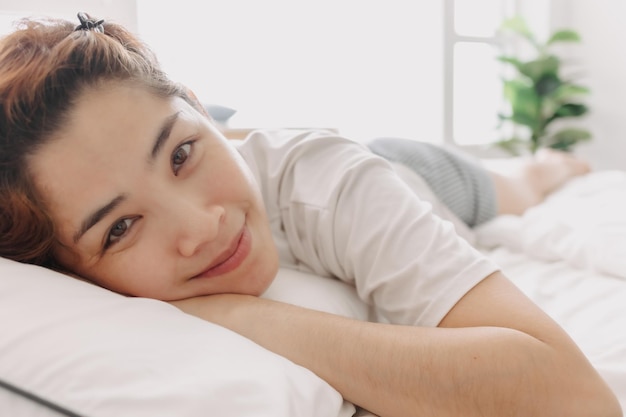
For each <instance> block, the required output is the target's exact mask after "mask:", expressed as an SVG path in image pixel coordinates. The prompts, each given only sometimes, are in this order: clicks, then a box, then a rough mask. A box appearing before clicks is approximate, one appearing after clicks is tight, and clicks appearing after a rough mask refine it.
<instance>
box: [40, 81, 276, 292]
mask: <svg viewBox="0 0 626 417" xmlns="http://www.w3.org/2000/svg"><path fill="white" fill-rule="evenodd" d="M170 127H171V129H170ZM160 135H161V136H163V137H164V139H165V140H164V141H163V142H162V143H161V144H160V146H159V148H158V149H159V150H158V152H156V155H153V149H154V148H155V143H156V142H157V138H158V137H159V136H160ZM59 161H62V163H59ZM29 168H30V170H31V173H32V175H33V178H34V181H35V184H36V186H37V187H38V189H40V190H41V191H42V192H43V194H44V196H45V199H46V204H47V205H48V206H49V208H50V211H51V213H52V218H53V221H54V223H55V225H56V226H57V228H58V239H59V241H60V244H59V245H58V246H57V247H56V249H55V255H56V256H57V257H58V259H59V260H60V261H61V263H62V264H63V266H65V267H67V268H68V269H69V270H70V271H73V272H75V273H77V274H79V275H81V276H82V277H85V278H87V279H89V280H91V281H93V282H95V283H96V284H99V285H101V286H103V287H106V288H109V289H112V290H114V291H116V292H120V293H123V294H130V295H139V296H144V297H150V298H157V299H161V300H176V299H181V298H189V297H194V296H197V295H208V294H217V293H224V292H235V293H242V294H251V295H259V294H261V293H262V292H263V291H265V289H266V288H267V287H268V286H269V284H270V283H271V282H272V279H273V277H274V276H275V274H276V271H277V268H278V255H277V251H276V249H275V246H274V243H273V240H272V235H271V232H270V229H269V223H268V221H267V216H266V213H265V209H264V207H263V202H262V198H261V195H260V192H259V190H258V188H257V187H256V185H255V181H254V179H253V177H252V175H251V174H250V172H249V171H248V169H247V166H246V165H245V163H244V162H243V160H242V159H241V157H240V156H239V155H238V153H237V152H236V151H235V150H233V148H232V146H230V145H229V144H228V142H227V141H226V139H224V137H223V136H222V135H221V134H220V133H219V131H218V130H217V129H216V128H215V127H214V126H213V125H212V124H211V123H210V122H209V120H208V119H207V118H206V117H204V116H203V115H202V114H200V113H199V112H197V111H196V110H195V109H194V108H193V107H192V106H190V105H189V104H188V103H187V102H186V101H184V100H183V99H181V98H168V99H165V98H160V97H157V96H155V95H154V94H153V93H151V92H149V91H147V90H145V89H142V88H137V87H131V86H128V85H125V84H119V83H117V84H112V85H111V84H108V85H105V86H101V87H100V88H97V89H92V90H89V91H87V92H86V93H84V94H83V95H82V96H81V97H80V99H79V100H78V102H77V105H76V106H75V110H74V111H73V113H72V117H70V119H69V122H68V123H67V124H66V126H65V128H64V129H63V130H62V131H60V132H58V133H57V134H56V135H55V136H54V137H53V139H52V140H51V141H50V142H49V144H47V145H46V146H45V147H43V149H42V150H41V151H39V152H38V153H36V154H35V155H34V156H33V157H32V158H31V159H30V161H29ZM111 202H116V203H117V204H114V208H112V209H111V210H109V211H108V212H107V213H106V214H105V215H104V216H101V219H99V221H97V222H95V224H94V225H93V226H91V227H89V228H88V230H86V231H85V230H83V231H84V233H82V235H81V230H82V229H84V227H83V225H84V224H87V223H89V222H88V219H89V218H90V217H93V213H96V212H97V211H99V210H100V209H101V208H103V207H106V206H107V205H109V204H111ZM79 236H80V237H79ZM107 241H110V242H112V244H110V245H108V247H106V248H105V246H107V244H106V243H105V242H107ZM231 255H232V256H231ZM225 257H228V258H229V260H228V261H227V262H226V263H225V264H224V265H222V266H221V267H219V268H221V269H219V268H218V269H216V270H213V271H212V272H211V273H212V275H211V276H205V277H197V276H198V274H201V273H203V272H204V271H206V270H207V269H208V268H209V267H210V266H212V265H215V264H216V263H217V262H220V261H223V260H224V258H225ZM142 259H144V260H145V259H147V260H151V261H149V262H140V261H138V260H142ZM152 260H158V262H153V261H152ZM232 266H237V267H236V268H234V269H233V268H232Z"/></svg>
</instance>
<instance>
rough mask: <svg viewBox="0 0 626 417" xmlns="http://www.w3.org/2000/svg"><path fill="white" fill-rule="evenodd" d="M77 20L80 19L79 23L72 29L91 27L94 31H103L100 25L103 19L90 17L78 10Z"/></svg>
mask: <svg viewBox="0 0 626 417" xmlns="http://www.w3.org/2000/svg"><path fill="white" fill-rule="evenodd" d="M78 20H79V21H80V25H78V26H76V28H75V29H74V31H77V30H92V29H93V30H95V31H96V32H100V33H104V27H103V26H102V24H103V23H104V19H100V20H96V19H91V18H89V16H88V15H87V13H83V12H78Z"/></svg>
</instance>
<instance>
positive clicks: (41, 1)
mask: <svg viewBox="0 0 626 417" xmlns="http://www.w3.org/2000/svg"><path fill="white" fill-rule="evenodd" d="M81 11H84V12H87V13H92V14H94V15H96V16H98V15H100V16H105V15H106V16H113V17H114V18H115V20H116V21H117V22H119V23H121V24H123V25H126V26H127V27H129V28H130V29H131V30H133V31H136V30H137V2H136V0H54V1H50V0H20V1H15V0H0V12H1V13H3V14H4V13H6V12H8V14H15V15H16V16H23V15H28V14H37V15H44V14H46V15H47V14H52V15H55V16H59V17H64V18H68V19H75V18H76V13H78V12H81Z"/></svg>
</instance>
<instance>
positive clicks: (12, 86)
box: [0, 19, 196, 268]
mask: <svg viewBox="0 0 626 417" xmlns="http://www.w3.org/2000/svg"><path fill="white" fill-rule="evenodd" d="M102 26H103V29H104V30H103V32H102V33H101V32H100V31H98V30H75V27H76V24H74V23H71V22H68V21H64V20H58V19H42V20H35V19H26V20H22V21H21V22H20V23H19V24H18V26H17V28H16V30H15V31H14V32H12V33H11V34H9V35H7V36H5V37H4V38H2V39H1V40H0V256H2V257H5V258H9V259H13V260H16V261H20V262H27V263H34V264H38V265H43V266H47V267H53V268H57V267H58V265H57V264H56V262H55V260H54V256H53V254H52V249H53V247H54V245H55V243H56V237H55V227H54V224H53V222H52V220H51V218H50V216H49V215H48V213H47V210H46V205H45V202H44V201H43V199H42V198H41V196H40V195H39V193H38V191H37V190H36V188H35V187H34V185H33V181H32V179H31V177H30V175H29V171H28V166H27V165H28V164H27V162H28V157H29V155H32V154H33V153H34V152H35V151H36V150H37V149H38V148H39V147H41V146H42V145H43V144H45V143H46V141H47V140H49V139H50V138H51V137H52V135H53V134H54V133H55V132H57V131H58V130H59V129H60V127H61V126H62V125H63V122H64V120H66V119H67V117H68V113H69V112H70V110H71V109H72V106H73V103H74V102H75V100H76V99H77V97H78V96H79V95H80V94H81V92H83V91H84V90H85V89H86V88H87V87H90V86H95V85H98V84H100V83H102V82H105V81H117V80H119V81H130V82H134V83H138V84H140V85H143V86H146V87H147V88H149V89H151V90H152V91H154V92H155V93H156V94H158V95H161V96H165V97H171V96H180V97H182V98H184V99H185V100H187V101H188V102H190V103H192V104H193V105H196V103H195V102H194V100H193V99H191V98H190V97H189V96H188V95H187V92H186V90H185V89H184V88H183V87H182V86H180V85H179V84H176V83H174V82H172V81H171V80H169V79H168V77H167V76H166V74H165V73H164V72H163V71H162V70H161V68H160V66H159V64H158V62H157V60H156V57H155V56H154V54H153V53H152V51H151V50H150V49H149V48H148V47H147V46H146V45H145V44H143V43H142V42H141V41H140V40H139V39H138V38H137V37H135V36H134V35H133V34H131V33H130V32H129V31H127V30H126V29H125V28H124V27H122V26H120V25H118V24H114V23H109V22H104V24H103V25H102Z"/></svg>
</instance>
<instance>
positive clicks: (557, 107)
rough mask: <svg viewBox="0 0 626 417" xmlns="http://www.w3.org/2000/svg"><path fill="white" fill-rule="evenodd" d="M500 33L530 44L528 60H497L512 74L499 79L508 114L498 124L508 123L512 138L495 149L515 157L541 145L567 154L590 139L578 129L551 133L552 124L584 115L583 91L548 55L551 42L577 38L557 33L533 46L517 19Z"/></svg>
mask: <svg viewBox="0 0 626 417" xmlns="http://www.w3.org/2000/svg"><path fill="white" fill-rule="evenodd" d="M500 30H501V33H503V34H506V33H508V34H512V35H514V36H516V37H519V38H521V39H523V40H524V41H525V42H526V43H528V44H530V46H531V48H532V58H531V59H528V60H522V59H520V58H518V57H516V56H511V55H501V56H499V57H498V59H499V60H500V61H501V62H503V63H505V64H507V65H511V66H512V67H513V69H514V72H515V76H513V77H510V78H503V83H504V85H503V87H504V88H503V91H504V98H505V100H506V101H507V103H508V105H509V111H508V114H500V115H499V118H500V120H501V121H502V122H507V121H508V122H510V123H512V124H513V126H514V127H515V129H514V131H515V132H516V134H515V135H513V136H512V137H508V138H504V139H502V140H500V141H498V142H496V145H497V146H498V147H500V148H502V149H504V150H506V151H507V152H509V153H511V154H514V155H519V154H520V153H523V152H524V151H525V152H527V153H528V152H529V153H531V154H534V153H535V152H536V151H537V150H538V149H539V148H541V147H550V148H555V149H560V150H564V151H571V150H572V149H573V148H574V146H575V145H577V144H578V143H580V142H583V141H589V140H590V139H591V137H592V136H591V133H590V132H589V131H588V130H586V129H583V128H579V127H561V128H560V129H557V128H556V125H558V124H555V123H554V122H556V121H559V120H561V119H566V118H576V117H580V116H583V115H584V114H586V113H587V111H588V107H587V106H586V105H585V104H584V103H583V102H582V97H584V96H585V95H587V94H588V93H589V90H588V89H587V88H586V87H584V86H582V85H579V84H577V83H576V82H575V81H574V80H571V79H566V78H564V77H563V75H562V73H561V69H562V61H561V59H560V58H559V57H558V56H557V55H555V53H554V52H553V49H554V48H553V46H554V45H555V44H558V43H562V42H579V41H580V37H579V35H578V34H577V33H576V32H575V31H573V30H569V29H564V30H558V31H555V32H554V33H553V34H552V35H551V36H550V37H549V39H548V40H547V41H545V42H539V41H538V40H537V39H536V37H535V36H534V35H533V34H532V33H531V31H530V30H529V28H528V26H527V25H526V23H525V22H524V20H523V19H522V18H521V17H513V18H510V19H507V20H505V21H504V22H503V23H502V25H501V28H500ZM519 133H522V135H519Z"/></svg>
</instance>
